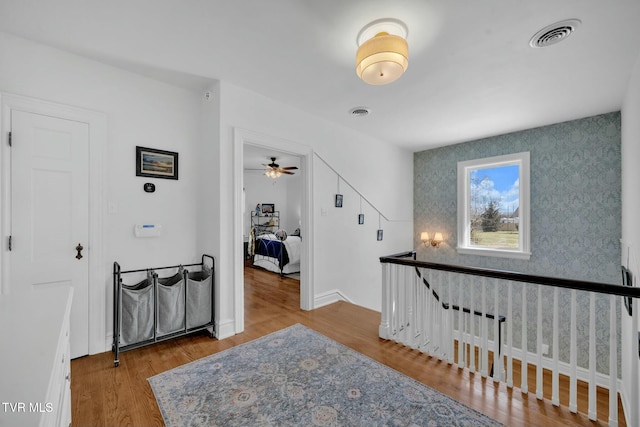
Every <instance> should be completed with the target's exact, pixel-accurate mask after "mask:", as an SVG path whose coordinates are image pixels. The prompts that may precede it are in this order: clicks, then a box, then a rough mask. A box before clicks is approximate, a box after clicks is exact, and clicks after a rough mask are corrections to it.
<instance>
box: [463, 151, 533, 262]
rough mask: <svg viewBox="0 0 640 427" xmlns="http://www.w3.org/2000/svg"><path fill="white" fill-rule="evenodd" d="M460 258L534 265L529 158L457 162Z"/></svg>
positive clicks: (496, 158) (495, 158) (527, 156)
mask: <svg viewBox="0 0 640 427" xmlns="http://www.w3.org/2000/svg"><path fill="white" fill-rule="evenodd" d="M458 253H461V254H474V255H487V256H499V257H508V258H518V259H529V257H530V255H531V252H530V248H529V153H528V152H525V153H517V154H509V155H506V156H498V157H490V158H486V159H477V160H469V161H465V162H458Z"/></svg>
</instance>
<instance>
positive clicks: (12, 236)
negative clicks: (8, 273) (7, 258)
mask: <svg viewBox="0 0 640 427" xmlns="http://www.w3.org/2000/svg"><path fill="white" fill-rule="evenodd" d="M12 237H13V236H9V250H11V238H12Z"/></svg>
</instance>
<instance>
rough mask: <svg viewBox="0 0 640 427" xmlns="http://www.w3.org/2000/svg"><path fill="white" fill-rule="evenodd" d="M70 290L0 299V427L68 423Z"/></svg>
mask: <svg viewBox="0 0 640 427" xmlns="http://www.w3.org/2000/svg"><path fill="white" fill-rule="evenodd" d="M72 295H73V290H72V289H71V288H70V287H52V288H46V289H41V290H37V291H32V292H28V293H23V294H15V295H13V294H12V295H0V427H5V426H37V427H44V426H64V427H67V426H69V425H70V424H71V375H70V374H71V365H70V361H69V355H70V350H69V315H70V313H71V300H72Z"/></svg>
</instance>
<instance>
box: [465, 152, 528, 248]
mask: <svg viewBox="0 0 640 427" xmlns="http://www.w3.org/2000/svg"><path fill="white" fill-rule="evenodd" d="M513 165H518V166H519V168H518V172H519V190H520V196H519V211H518V213H519V225H518V243H519V244H518V248H517V249H508V248H489V247H486V246H485V247H482V246H480V247H479V246H473V245H471V206H470V205H471V203H470V193H471V182H470V173H471V171H473V170H476V169H485V168H495V167H500V166H513ZM530 230H531V218H530V154H529V152H528V151H526V152H522V153H513V154H507V155H503V156H494V157H487V158H483V159H474V160H466V161H461V162H458V245H457V248H456V249H457V251H458V254H466V255H482V256H493V257H501V258H514V259H524V260H528V259H529V258H530V257H531V233H530Z"/></svg>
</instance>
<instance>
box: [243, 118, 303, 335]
mask: <svg viewBox="0 0 640 427" xmlns="http://www.w3.org/2000/svg"><path fill="white" fill-rule="evenodd" d="M256 153H258V155H260V153H261V155H262V156H263V157H265V158H264V159H263V160H260V163H258V165H259V166H261V165H262V164H268V163H270V157H272V156H276V158H278V156H285V157H281V158H286V159H289V160H291V161H299V164H297V167H298V168H299V169H297V170H296V173H295V175H297V176H298V177H297V179H298V182H297V184H293V185H291V187H293V188H297V190H294V191H292V193H294V192H295V193H297V195H298V197H299V204H297V205H298V206H299V207H294V208H290V207H289V206H287V205H286V202H284V203H285V206H283V208H281V209H280V210H285V211H286V212H287V215H288V216H289V219H287V224H288V225H287V227H288V228H292V227H293V230H291V231H292V232H295V229H300V233H301V235H302V239H301V247H300V308H301V309H303V310H311V309H313V307H314V303H313V281H312V278H313V271H312V270H313V264H312V263H311V262H310V260H311V259H313V257H312V250H313V246H312V244H311V242H313V220H312V211H311V192H312V188H313V186H312V177H313V173H312V169H313V152H312V150H311V149H310V148H309V147H307V146H304V145H301V144H298V143H295V142H291V141H287V140H283V139H279V138H274V137H270V136H267V135H263V134H259V133H255V132H251V131H247V130H244V129H235V130H234V169H235V173H234V192H235V209H234V211H235V214H234V236H235V242H234V246H235V248H236V249H235V250H234V276H235V277H234V295H235V307H234V311H235V316H234V317H235V322H236V333H237V332H239V331H242V330H244V266H245V249H244V247H245V245H244V243H245V239H244V236H245V235H246V233H247V232H248V230H249V227H250V222H249V224H247V223H246V222H247V221H246V219H245V218H248V215H249V212H248V211H249V209H250V208H249V206H248V201H247V200H246V199H245V196H246V192H245V176H244V174H245V171H244V169H245V155H246V156H247V160H249V159H250V156H254V155H256ZM265 153H269V154H265ZM267 155H268V156H269V157H266V156H267ZM278 164H281V165H282V166H288V165H284V163H278ZM254 166H255V164H254ZM251 169H258V167H253V168H251ZM258 176H259V177H260V178H261V179H262V180H264V181H266V182H267V184H268V185H272V183H269V181H271V178H268V177H266V176H264V175H260V174H259V173H258ZM277 179H281V178H277ZM267 180H269V181H267ZM282 182H283V183H284V181H282ZM275 185H276V186H278V185H280V186H284V185H282V184H281V183H279V182H278V183H276V184H275ZM292 190H293V189H292ZM274 194H275V193H274ZM273 197H275V196H273ZM258 200H261V199H258ZM283 200H286V197H285V199H283ZM251 203H252V204H254V203H253V201H252V202H251ZM257 203H261V204H262V203H266V204H274V205H275V201H269V200H262V201H260V202H256V203H255V204H257ZM252 209H255V206H252ZM296 209H299V213H297V212H296ZM282 219H283V222H282V224H280V225H281V226H284V225H285V223H284V220H285V218H284V216H283V218H282ZM296 224H297V226H296ZM287 232H289V230H288V229H287Z"/></svg>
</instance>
